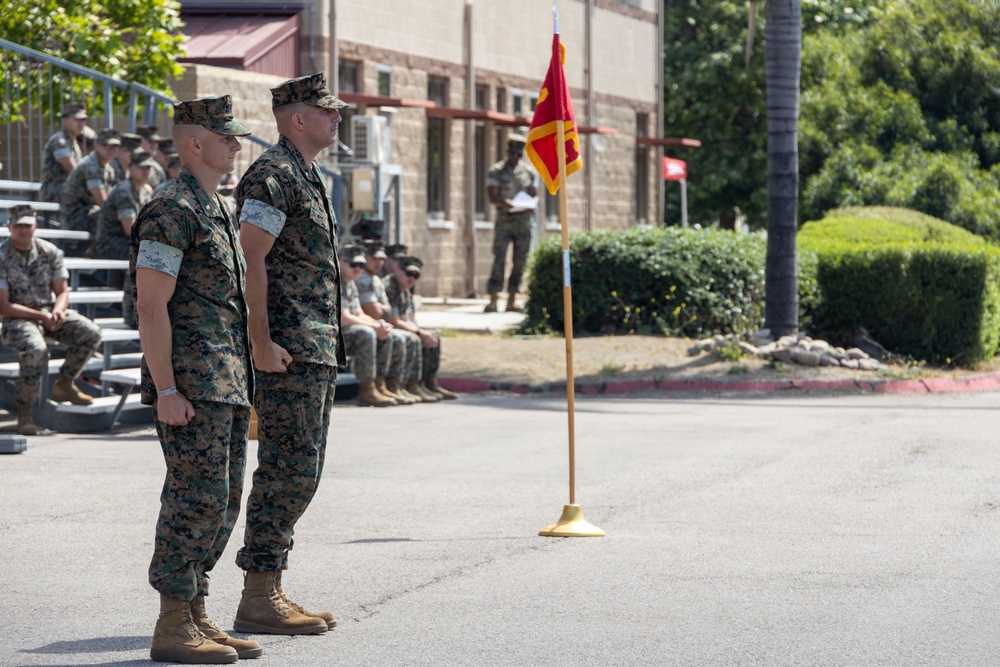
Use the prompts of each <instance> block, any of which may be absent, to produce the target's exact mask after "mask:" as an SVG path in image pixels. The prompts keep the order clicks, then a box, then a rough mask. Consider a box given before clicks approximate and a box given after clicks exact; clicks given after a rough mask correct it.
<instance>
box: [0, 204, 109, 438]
mask: <svg viewBox="0 0 1000 667" xmlns="http://www.w3.org/2000/svg"><path fill="white" fill-rule="evenodd" d="M35 226H36V219H35V215H34V212H33V210H32V209H31V207H29V206H15V207H13V208H12V209H11V211H10V227H11V238H9V239H8V240H6V241H4V242H3V243H2V244H0V305H2V308H0V312H3V314H4V318H3V331H2V335H0V338H2V340H3V344H4V345H6V346H7V347H9V348H10V349H12V350H16V351H17V353H18V365H19V374H18V379H17V405H18V432H19V433H21V434H22V435H34V434H35V432H36V428H35V426H34V423H33V419H32V407H33V405H34V404H35V402H36V401H38V389H39V385H40V383H41V378H42V376H43V375H44V374H47V373H48V359H49V352H48V345H47V344H46V342H45V337H46V336H49V337H51V338H54V339H55V340H57V341H59V342H60V343H62V344H64V345H66V347H67V349H66V359H65V361H64V362H63V365H62V368H60V370H59V379H58V380H57V381H56V388H55V389H54V390H53V398H56V399H57V400H71V401H72V402H74V403H78V404H83V405H86V404H89V403H90V402H91V400H92V399H90V397H89V396H87V395H86V394H82V392H79V391H78V390H76V389H75V388H73V386H72V385H73V382H74V381H75V380H76V378H77V377H78V376H79V375H80V372H81V371H82V370H83V367H84V365H85V364H86V363H87V361H88V360H89V359H90V357H91V356H92V355H93V354H94V350H96V349H97V346H98V345H99V344H100V342H101V329H100V327H98V326H97V325H96V324H94V323H93V322H91V321H90V320H88V319H87V318H86V317H84V316H82V315H80V314H79V313H77V312H76V311H75V310H70V309H69V308H68V307H67V306H68V305H69V288H68V280H69V272H68V271H67V270H66V268H65V266H64V265H63V252H62V251H61V250H59V249H58V248H56V247H55V246H54V245H52V244H51V243H49V242H48V241H46V240H44V239H36V238H33V234H34V229H35ZM18 246H20V247H18ZM53 316H56V317H57V318H58V320H59V321H58V322H57V323H53V322H52V321H51V318H52V317H53ZM53 326H55V328H52V327H53ZM60 387H62V389H60ZM58 393H62V394H66V395H65V397H63V396H59V395H58ZM26 431H27V432H26Z"/></svg>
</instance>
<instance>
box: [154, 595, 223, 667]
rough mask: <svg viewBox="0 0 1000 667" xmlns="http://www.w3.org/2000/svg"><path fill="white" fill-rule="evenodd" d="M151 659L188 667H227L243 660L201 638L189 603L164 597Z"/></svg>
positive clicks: (203, 636)
mask: <svg viewBox="0 0 1000 667" xmlns="http://www.w3.org/2000/svg"><path fill="white" fill-rule="evenodd" d="M149 657H150V659H152V660H156V661H157V662H180V663H183V664H185V665H228V664H230V663H233V662H236V661H237V660H239V659H240V657H239V654H237V652H236V649H234V648H233V647H231V646H223V645H222V644H217V643H215V642H214V641H212V640H211V639H209V638H208V637H206V636H205V635H203V634H202V632H201V630H199V629H198V626H196V625H195V624H194V619H193V618H192V617H191V606H190V604H189V603H188V601H187V600H171V599H170V598H168V597H164V596H163V595H161V596H160V617H159V618H158V619H157V621H156V629H155V630H153V647H152V648H151V649H149Z"/></svg>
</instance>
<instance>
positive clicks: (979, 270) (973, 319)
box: [798, 209, 1000, 367]
mask: <svg viewBox="0 0 1000 667" xmlns="http://www.w3.org/2000/svg"><path fill="white" fill-rule="evenodd" d="M854 213H856V214H857V215H858V216H863V215H866V211H865V210H864V209H862V210H860V211H857V212H854ZM798 244H799V256H800V258H803V259H804V258H807V257H808V259H807V260H806V261H800V264H801V266H800V283H801V282H803V281H805V282H806V283H808V282H810V281H811V280H813V278H812V276H809V277H802V273H803V271H808V272H809V273H812V272H815V273H814V276H815V278H814V280H815V290H816V296H815V298H814V299H812V300H810V301H809V302H808V303H804V304H803V310H804V311H805V315H804V319H808V320H809V321H810V323H811V325H812V328H811V330H810V331H811V333H814V334H815V335H820V336H823V337H826V338H828V339H830V340H832V341H834V342H846V341H848V340H850V338H851V337H852V336H853V334H854V333H855V332H856V331H857V330H858V328H860V327H865V328H866V329H867V330H868V332H869V333H870V334H871V336H872V338H873V339H874V340H876V341H878V342H879V343H880V344H881V345H883V346H885V347H886V348H887V349H889V350H891V351H893V352H897V353H900V354H905V355H910V356H913V357H915V358H917V359H923V360H926V361H931V362H936V363H954V364H959V365H962V366H970V367H972V366H975V365H976V364H978V363H979V362H981V361H983V360H985V359H989V358H992V357H993V356H995V355H996V354H997V351H998V349H1000V289H998V285H1000V249H998V248H996V247H994V246H992V245H990V244H988V243H986V242H985V241H983V240H982V239H981V238H979V237H976V236H975V235H973V234H970V233H968V232H966V231H965V230H962V229H959V228H957V227H954V226H953V225H949V224H948V223H945V222H943V221H940V220H937V219H934V218H929V217H928V216H922V217H921V218H919V219H918V218H912V219H909V220H907V221H906V222H900V218H899V217H898V216H894V215H887V216H885V217H884V218H883V219H872V218H868V219H865V218H863V217H832V218H825V219H823V220H820V221H817V222H811V223H807V224H806V225H804V226H803V228H802V230H801V231H800V233H799V237H798Z"/></svg>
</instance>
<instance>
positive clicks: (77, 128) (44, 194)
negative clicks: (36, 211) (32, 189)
mask: <svg viewBox="0 0 1000 667" xmlns="http://www.w3.org/2000/svg"><path fill="white" fill-rule="evenodd" d="M61 116H62V124H63V129H61V130H59V131H58V132H56V133H55V134H53V135H52V136H51V137H49V140H48V141H46V142H45V148H43V149H42V186H41V188H40V189H39V190H38V201H47V202H58V201H59V196H60V195H61V194H62V189H63V184H64V183H65V182H66V178H67V177H68V176H69V173H70V171H72V168H70V169H67V168H66V167H64V166H63V164H62V163H61V162H60V160H63V159H65V158H70V160H71V164H72V165H73V166H76V165H78V164H80V160H82V159H83V149H82V148H81V147H80V144H79V143H78V142H77V140H76V138H77V137H78V136H79V135H80V132H82V131H83V127H84V123H85V122H86V121H87V111H86V109H85V108H84V106H83V105H82V104H67V105H66V106H65V107H63V109H62V113H61Z"/></svg>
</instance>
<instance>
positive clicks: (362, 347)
mask: <svg viewBox="0 0 1000 667" xmlns="http://www.w3.org/2000/svg"><path fill="white" fill-rule="evenodd" d="M343 299H344V308H346V309H347V312H349V313H352V314H354V315H357V314H358V313H360V312H361V301H360V299H359V298H358V286H357V285H355V284H354V281H353V280H349V281H347V282H346V283H345V284H344V286H343ZM355 328H361V329H367V330H368V331H369V332H371V335H370V336H368V335H366V336H365V338H364V339H361V336H360V335H359V334H353V337H354V338H355V339H356V340H355V342H353V343H352V342H351V338H350V337H349V336H348V331H350V330H353V329H355ZM366 340H374V341H375V343H374V346H375V360H374V362H373V363H372V365H371V368H372V372H373V373H374V375H373V376H372V377H373V378H374V376H375V375H384V376H386V377H390V378H397V379H398V378H400V377H402V373H403V371H404V370H405V364H406V346H405V345H393V340H394V338H393V337H392V336H391V335H390V336H389V338H387V339H385V340H378V337H377V336H376V335H375V330H374V329H372V328H371V327H366V326H362V325H352V326H349V327H346V328H345V329H344V343H345V346H346V351H347V355H348V356H350V357H352V361H351V363H352V365H353V366H354V374H355V375H356V376H358V379H359V380H361V381H362V382H367V381H368V380H367V378H368V374H369V371H368V364H369V362H368V360H367V358H361V356H360V355H365V354H370V352H368V346H370V345H372V344H371V343H368V342H366ZM355 350H358V352H356V351H355Z"/></svg>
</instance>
